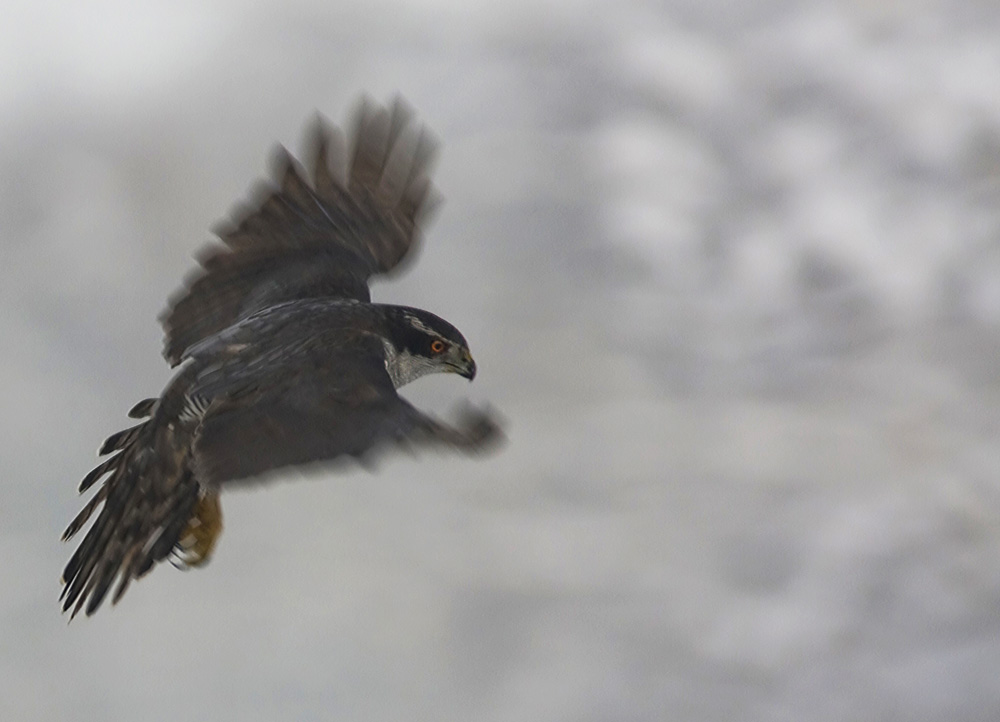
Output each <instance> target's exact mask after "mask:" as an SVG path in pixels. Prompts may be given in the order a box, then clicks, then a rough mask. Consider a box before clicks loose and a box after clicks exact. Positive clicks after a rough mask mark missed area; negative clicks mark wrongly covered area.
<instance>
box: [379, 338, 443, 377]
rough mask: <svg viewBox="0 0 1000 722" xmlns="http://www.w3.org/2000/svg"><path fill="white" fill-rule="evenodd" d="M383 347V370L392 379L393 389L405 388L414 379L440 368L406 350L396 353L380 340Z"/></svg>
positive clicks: (390, 345) (385, 342)
mask: <svg viewBox="0 0 1000 722" xmlns="http://www.w3.org/2000/svg"><path fill="white" fill-rule="evenodd" d="M382 345H383V346H385V370H386V372H388V374H389V378H391V379H392V385H393V386H394V387H395V388H397V389H398V388H399V387H400V386H405V385H406V384H408V383H410V382H411V381H413V380H414V379H419V378H420V377H421V376H426V375H427V374H430V373H434V372H435V371H439V370H440V368H439V367H438V366H436V365H435V364H434V363H432V362H431V360H430V359H427V358H424V357H423V356H414V355H413V354H411V353H410V352H409V351H407V350H406V349H403V350H402V351H397V350H396V347H395V346H393V345H392V344H391V343H390V342H389V341H386V340H385V339H383V340H382Z"/></svg>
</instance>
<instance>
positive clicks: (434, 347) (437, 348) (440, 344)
mask: <svg viewBox="0 0 1000 722" xmlns="http://www.w3.org/2000/svg"><path fill="white" fill-rule="evenodd" d="M431 351H433V352H434V353H441V352H442V351H444V341H442V340H441V339H434V340H433V341H431Z"/></svg>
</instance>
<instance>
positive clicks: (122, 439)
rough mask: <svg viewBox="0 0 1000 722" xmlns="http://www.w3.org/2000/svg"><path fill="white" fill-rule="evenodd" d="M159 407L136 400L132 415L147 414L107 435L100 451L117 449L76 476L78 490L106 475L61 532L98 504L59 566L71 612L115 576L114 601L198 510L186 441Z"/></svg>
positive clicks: (97, 600) (96, 601) (96, 598)
mask: <svg viewBox="0 0 1000 722" xmlns="http://www.w3.org/2000/svg"><path fill="white" fill-rule="evenodd" d="M159 406H160V404H159V403H158V399H145V400H144V401H141V402H139V403H138V404H136V406H135V407H134V408H133V409H132V410H131V411H130V412H129V416H131V417H133V418H142V417H151V418H147V420H146V421H143V422H142V423H140V424H138V425H136V426H133V427H131V428H128V429H125V430H124V431H120V432H118V433H117V434H112V435H111V436H110V437H108V439H107V441H105V442H104V444H103V445H102V446H101V450H100V454H101V455H106V454H114V455H113V456H111V457H109V458H108V459H105V460H104V461H103V462H101V463H100V464H99V465H98V466H97V467H96V468H95V469H94V470H93V471H91V472H90V473H89V474H87V476H86V477H84V479H83V481H82V482H81V483H80V491H81V493H82V492H85V491H86V490H87V489H89V488H90V487H91V486H92V485H93V484H94V483H96V482H97V481H98V480H100V479H101V478H103V477H106V478H105V479H104V483H103V484H102V485H101V487H100V488H99V489H98V490H97V492H96V494H95V495H94V497H93V498H92V499H91V500H90V501H89V502H88V503H87V504H86V505H85V506H84V507H83V509H82V510H81V511H80V513H79V514H77V516H76V518H75V519H73V521H72V522H70V524H69V526H68V527H67V528H66V531H65V532H64V533H63V540H67V539H70V538H71V537H72V536H73V535H74V534H76V533H77V532H78V531H79V530H80V529H81V528H82V527H83V526H84V524H86V523H87V521H88V520H89V519H90V517H91V516H92V515H93V513H94V511H95V510H96V509H97V508H98V507H99V506H101V505H102V504H103V507H102V508H101V510H100V513H99V514H98V515H97V519H96V520H95V521H94V523H93V525H92V526H91V527H90V529H89V530H88V531H87V534H86V536H84V538H83V541H82V542H81V543H80V546H79V547H77V550H76V552H75V553H74V554H73V556H72V557H71V558H70V560H69V563H68V564H67V565H66V569H65V571H63V577H62V578H63V584H64V585H65V586H64V588H63V591H62V596H61V597H60V599H61V600H62V601H63V611H67V610H69V609H71V608H72V614H71V618H72V617H74V616H76V614H77V612H79V611H80V609H82V608H83V607H84V606H86V612H87V614H88V615H90V614H93V613H94V612H95V611H96V610H97V608H98V607H99V606H100V605H101V602H102V601H103V600H104V597H105V596H106V595H107V593H108V590H109V589H110V587H111V585H112V584H114V582H115V580H116V579H118V587H117V589H116V590H115V593H114V597H113V599H112V603H114V602H117V601H118V600H119V599H120V598H121V596H122V594H124V593H125V590H126V589H127V588H128V586H129V583H130V582H131V581H132V579H137V578H139V577H141V576H142V575H143V574H145V573H146V572H148V571H149V570H150V569H151V568H152V566H153V565H154V564H155V563H156V562H158V561H161V560H162V559H164V558H166V557H167V556H168V555H169V554H170V553H171V551H172V550H173V549H174V547H175V545H177V544H178V542H179V541H180V539H181V537H182V536H183V535H184V533H185V529H186V527H187V525H188V523H189V520H190V519H191V518H192V514H193V513H194V512H195V509H196V504H197V503H198V500H199V494H200V489H199V484H198V482H197V480H196V479H195V478H194V476H193V474H192V471H191V468H190V464H189V462H188V454H189V447H190V440H189V439H187V438H185V437H184V436H183V435H182V434H181V433H180V432H179V431H178V429H177V428H176V427H177V425H176V424H168V423H167V420H166V418H165V414H163V413H159Z"/></svg>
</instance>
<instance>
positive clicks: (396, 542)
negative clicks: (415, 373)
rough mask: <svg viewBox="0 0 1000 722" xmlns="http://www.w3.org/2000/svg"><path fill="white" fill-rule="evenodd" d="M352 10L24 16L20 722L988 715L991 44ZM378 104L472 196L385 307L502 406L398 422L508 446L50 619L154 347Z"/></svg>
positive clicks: (900, 17) (899, 16) (10, 253)
mask: <svg viewBox="0 0 1000 722" xmlns="http://www.w3.org/2000/svg"><path fill="white" fill-rule="evenodd" d="M327 5H329V3H325V2H316V3H309V2H298V3H294V2H293V3H284V2H282V3H277V2H276V3H272V4H271V5H265V4H262V3H254V4H246V5H241V4H237V3H231V4H222V5H219V6H217V7H214V8H208V7H207V5H206V4H203V3H166V2H162V3H153V4H146V5H143V6H142V7H144V8H145V9H143V10H136V9H135V8H133V6H132V4H128V3H115V2H98V3H89V4H87V5H86V6H84V5H72V4H69V3H51V4H49V5H47V6H46V5H38V4H36V5H35V6H32V7H31V9H30V10H29V9H28V8H27V5H25V7H10V8H7V9H6V10H5V13H4V14H5V20H4V22H3V24H2V25H0V228H3V229H4V233H3V245H2V253H3V255H2V259H3V263H2V275H3V283H2V284H0V338H3V339H4V341H3V353H2V354H0V370H2V372H0V378H2V379H3V381H2V382H0V408H2V409H3V411H2V414H0V438H2V439H3V440H4V441H3V453H2V458H3V468H4V477H5V478H4V481H3V487H2V489H3V492H2V497H0V574H2V577H3V581H4V584H3V586H2V588H0V719H4V720H50V719H51V720H57V719H58V720H62V719H73V720H80V721H84V720H100V721H102V722H103V721H104V720H109V719H123V720H125V719H134V720H138V719H142V720H178V719H218V720H258V719H259V720H274V719H345V720H387V719H392V720H408V719H413V720H425V719H433V720H441V721H442V722H444V721H448V720H470V719H474V720H498V721H499V720H510V721H512V722H513V721H518V722H522V721H524V720H539V721H543V720H544V721H548V720H574V721H575V720H588V721H594V722H596V721H597V720H607V721H608V722H611V721H615V722H618V721H624V720H630V721H631V720H636V721H638V720H644V721H645V720H648V721H649V722H658V721H662V720H720V721H722V720H789V721H793V720H794V721H797V720H810V721H817V722H825V721H826V720H831V721H833V720H843V721H848V720H849V721H856V720H942V719H948V720H969V721H972V720H976V721H978V720H989V719H998V718H1000V480H998V479H1000V448H998V445H997V439H998V437H1000V411H998V409H1000V372H998V364H997V362H996V359H997V356H998V354H1000V325H998V324H1000V245H998V243H997V238H998V231H1000V92H998V89H1000V42H998V40H1000V8H998V6H996V4H995V3H992V2H989V1H988V0H979V1H973V0H966V1H964V2H962V1H959V2H955V1H952V0H949V1H948V2H945V1H944V0H940V1H934V0H912V1H911V2H903V1H899V2H880V3H874V2H872V3H868V2H851V1H850V0H841V1H840V2H826V3H820V2H812V3H810V2H792V1H786V0H756V1H754V2H741V3H734V2H722V1H721V0H720V1H719V2H709V3H706V2H696V1H693V0H673V1H672V2H667V3H649V4H648V5H643V4H641V3H631V4H629V3H597V2H593V3H590V4H585V3H570V2H564V3H561V4H549V5H545V6H542V7H540V8H539V7H536V4H535V3H529V2H522V3H513V4H510V3H488V4H483V5H482V6H476V7H473V6H470V5H467V4H465V3H446V2H434V1H433V0H430V1H426V2H421V3H417V4H410V5H408V6H407V7H408V9H405V10H400V9H399V8H397V7H396V6H395V4H394V3H388V2H384V3H374V4H372V3H367V4H365V5H364V6H363V7H362V6H360V5H359V6H358V7H357V8H356V9H350V8H345V9H341V10H337V11H331V10H328V9H327V7H326V6H327ZM362 90H367V91H368V92H370V93H372V94H373V95H375V96H376V97H380V98H386V97H388V96H389V95H390V94H391V93H392V92H394V91H397V90H399V91H401V92H402V93H403V94H404V95H405V96H406V97H407V98H408V99H409V100H410V102H411V103H412V104H413V105H414V106H415V107H416V108H417V109H418V110H419V111H420V113H421V115H422V117H423V118H424V119H425V120H426V122H427V123H428V124H429V125H430V126H431V127H432V128H433V129H434V130H435V132H436V133H437V134H438V136H439V137H440V139H441V141H442V143H443V155H442V157H441V162H440V166H439V174H438V178H439V185H440V188H441V190H442V192H443V194H444V196H445V197H446V199H447V203H446V204H445V206H444V207H443V209H442V212H441V213H440V215H439V217H438V219H437V221H436V223H435V225H434V226H433V227H432V229H431V232H430V237H429V239H428V243H427V244H426V246H425V248H424V251H423V253H422V255H421V258H420V261H419V263H418V264H416V265H415V267H414V268H413V269H412V271H411V272H410V273H409V274H408V275H407V276H406V277H405V278H403V279H400V280H399V281H398V282H394V283H392V284H388V283H387V284H383V285H379V286H378V287H377V288H376V289H375V295H376V296H377V297H378V299H379V300H387V301H398V302H405V303H409V304H413V305H418V306H422V307H425V308H428V309H430V310H433V311H435V312H438V313H440V314H441V315H443V316H445V317H446V318H448V319H449V320H451V321H453V322H454V323H455V324H456V325H458V326H459V327H460V328H461V329H462V330H463V331H464V332H465V335H466V336H467V337H468V338H469V339H470V342H471V344H472V348H473V352H474V353H475V355H476V358H477V361H478V363H479V366H480V370H481V374H480V376H479V377H478V378H477V379H476V383H475V384H473V385H472V386H471V387H470V386H467V385H465V384H462V383H460V382H459V380H457V379H455V378H433V379H426V380H423V381H421V382H418V383H417V384H414V386H413V387H412V389H410V390H408V395H409V397H410V398H411V399H413V400H415V401H416V402H418V403H419V404H421V405H423V406H428V407H431V408H432V409H435V410H437V411H439V412H447V411H448V409H449V408H451V406H452V404H454V403H456V402H457V400H459V399H461V398H463V397H465V396H467V395H471V397H472V398H473V399H475V400H478V401H483V400H489V401H490V402H492V403H493V404H494V405H495V406H497V407H498V408H500V409H501V410H502V411H503V413H504V414H505V416H506V417H507V419H508V422H509V437H510V439H509V444H508V445H507V447H506V448H505V449H504V450H503V451H502V453H500V454H499V455H497V456H495V457H491V458H489V459H477V460H468V459H461V458H450V457H446V456H439V455H435V454H426V455H423V456H422V457H421V458H420V459H417V460H414V459H411V458H405V457H402V458H397V459H392V460H387V461H386V462H385V463H384V464H382V465H381V467H380V468H379V469H378V470H377V471H376V472H375V473H369V472H365V471H352V472H349V473H338V474H332V473H328V474H325V475H324V474H315V473H314V474H312V475H310V478H309V479H308V480H306V481H299V482H296V483H284V484H277V485H275V486H273V487H271V488H269V489H268V490H266V491H265V490H258V491H253V492H245V493H238V494H233V495H231V496H230V497H228V498H227V499H225V502H224V506H225V512H226V521H227V530H226V533H225V535H224V536H223V538H222V542H221V545H220V548H219V550H218V553H217V555H216V557H215V559H214V561H213V563H212V564H211V565H210V566H209V567H208V568H207V569H206V570H204V571H197V572H191V573H188V574H182V573H180V572H177V571H174V570H173V569H171V568H170V567H165V568H161V569H158V570H157V571H156V572H155V573H153V574H152V575H151V576H150V577H149V578H148V579H145V580H143V581H142V582H141V583H139V584H137V585H135V586H133V587H132V589H131V590H130V591H129V594H128V595H127V596H126V597H125V599H124V600H123V602H122V603H121V604H120V605H119V606H118V607H116V608H114V609H104V610H102V611H101V613H99V614H98V615H97V616H95V617H93V618H91V619H78V620H76V621H75V622H74V623H73V624H72V625H70V626H67V625H66V622H65V618H64V617H61V616H60V615H59V613H58V607H57V602H56V598H57V596H58V593H59V584H58V577H59V572H60V570H61V568H62V565H63V564H64V563H65V560H66V558H67V556H68V555H69V553H70V552H71V548H70V547H68V546H66V545H62V544H60V543H59V541H58V537H59V534H60V532H61V530H62V528H63V527H64V526H65V524H66V522H67V521H68V520H69V519H70V518H71V516H72V515H73V514H74V513H75V511H76V510H77V509H78V506H79V504H80V501H79V500H78V498H77V497H76V495H75V485H76V483H77V482H78V480H79V479H80V478H81V477H82V475H83V474H84V473H85V472H86V471H88V470H89V469H90V467H91V466H92V464H93V459H94V456H93V450H94V449H95V448H96V446H97V445H98V444H99V442H100V441H101V440H102V439H103V438H104V436H106V435H107V434H108V433H109V432H112V431H115V430H117V429H118V428H120V427H121V426H122V425H123V423H124V422H125V421H126V419H125V416H124V414H125V411H126V410H127V409H128V408H129V407H130V406H131V405H132V403H133V402H134V401H136V400H137V399H139V398H141V397H143V396H146V395H149V394H151V393H155V392H156V391H157V390H158V389H159V388H161V387H162V385H163V383H164V382H165V381H166V380H167V379H168V378H169V371H168V369H167V367H166V365H165V364H164V363H163V362H162V361H161V360H160V358H159V344H160V331H159V328H158V327H157V325H156V323H155V317H156V314H157V313H158V312H159V310H160V309H161V308H162V306H163V303H164V300H165V298H166V296H167V295H168V293H169V292H171V291H172V290H173V289H174V288H175V287H176V286H177V284H178V283H179V282H180V279H181V277H182V276H183V274H184V273H185V272H186V271H187V270H189V269H190V267H191V260H190V256H191V254H192V253H193V252H194V251H195V250H196V249H197V248H198V247H199V246H200V245H201V244H202V243H203V242H204V241H206V240H207V239H208V237H209V235H208V232H207V229H208V228H209V227H210V226H211V225H212V224H213V223H214V222H215V221H216V220H218V219H219V218H221V217H222V216H223V215H224V213H225V212H226V211H227V209H229V208H230V207H231V206H232V204H233V202H234V201H236V200H237V199H240V198H242V197H244V196H245V194H246V192H247V190H248V189H249V187H250V185H251V182H252V180H253V179H255V178H258V177H260V176H261V175H262V173H263V171H264V169H265V167H266V159H267V154H268V150H269V149H270V147H271V146H272V144H273V143H274V142H275V141H280V142H283V143H285V144H287V145H289V146H290V147H291V148H293V149H297V148H298V142H299V139H300V135H301V131H302V128H303V126H304V124H305V121H306V119H307V118H308V117H309V115H310V113H311V112H313V110H314V109H319V110H320V111H322V112H324V113H326V114H328V115H330V116H331V117H333V118H334V119H336V120H342V119H343V118H344V116H345V114H346V111H347V109H348V108H349V107H350V105H351V103H352V102H353V100H354V99H355V98H356V96H357V94H358V93H359V92H360V91H362ZM289 476H290V478H295V476H296V475H294V474H293V475H289Z"/></svg>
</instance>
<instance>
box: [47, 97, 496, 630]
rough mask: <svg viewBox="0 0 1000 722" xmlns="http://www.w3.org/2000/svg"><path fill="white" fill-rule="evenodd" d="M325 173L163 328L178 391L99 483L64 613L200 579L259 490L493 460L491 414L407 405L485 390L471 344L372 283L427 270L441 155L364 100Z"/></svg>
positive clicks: (145, 404)
mask: <svg viewBox="0 0 1000 722" xmlns="http://www.w3.org/2000/svg"><path fill="white" fill-rule="evenodd" d="M308 138H309V142H308V151H307V153H306V158H308V159H309V165H310V167H309V171H308V172H307V171H305V170H304V169H303V168H301V167H300V166H299V165H298V164H297V163H296V162H295V161H294V160H293V159H292V158H291V156H290V155H289V154H288V152H287V151H285V150H284V149H283V148H281V149H279V151H278V154H277V162H276V168H275V172H274V181H273V182H272V183H271V184H268V185H266V186H264V187H262V188H261V190H259V191H258V193H257V194H256V200H255V201H253V202H251V203H250V204H249V205H248V206H247V207H245V208H242V209H238V210H237V211H236V212H234V214H233V216H232V220H231V221H230V222H228V223H227V224H225V226H224V227H222V228H220V229H218V230H217V231H216V233H217V235H218V237H219V239H220V240H221V243H218V242H215V243H213V244H212V245H210V246H209V247H207V248H206V249H204V250H203V251H202V252H201V254H200V255H199V262H200V268H199V269H198V270H197V271H196V272H195V274H194V275H193V276H192V277H190V278H189V279H187V281H186V282H185V284H184V285H183V287H182V288H181V289H180V290H179V291H178V292H177V293H176V294H175V295H174V296H173V297H172V298H171V299H170V302H169V304H168V308H167V310H166V311H165V312H164V313H163V314H162V316H161V319H160V320H161V321H162V324H163V328H164V331H165V342H164V352H163V353H164V356H165V357H166V359H167V361H168V362H169V363H170V364H171V365H172V366H177V367H179V370H178V372H177V374H176V375H175V376H174V378H173V379H172V380H171V381H170V382H169V383H168V384H167V386H166V388H165V389H164V391H163V393H162V394H161V395H160V396H159V397H157V398H149V399H145V400H143V401H140V402H139V403H138V404H136V405H135V406H134V407H133V408H132V410H131V411H130V412H129V416H130V417H132V418H136V419H142V421H141V422H140V423H138V424H137V425H135V426H132V427H131V428H128V429H125V430H124V431H121V432H119V433H117V434H113V435H112V436H111V437H109V438H108V439H107V441H105V442H104V445H103V446H102V447H101V448H100V451H99V453H100V454H101V455H106V456H107V457H108V458H106V459H105V460H104V461H103V462H102V463H101V464H99V465H98V466H97V467H96V468H95V469H94V470H93V471H91V472H90V473H89V474H88V475H87V476H86V477H85V478H84V479H83V481H82V482H81V484H80V492H81V493H83V492H86V491H87V490H88V489H90V488H91V487H93V486H94V485H95V484H96V483H97V482H98V481H101V480H103V483H102V484H101V485H100V486H99V487H98V488H97V490H96V492H95V493H94V495H93V496H92V498H91V499H90V500H89V501H88V502H87V504H86V505H85V506H84V508H83V509H82V511H80V513H79V514H78V515H77V516H76V518H75V519H73V521H72V522H71V523H70V525H69V527H68V528H67V529H66V531H65V533H64V535H63V539H69V538H71V537H73V536H74V535H75V534H76V533H77V532H78V531H80V530H81V529H82V528H83V527H84V526H85V525H86V523H87V522H88V520H89V519H90V518H91V517H92V516H93V514H94V512H97V511H98V510H99V512H98V513H97V516H96V519H95V520H94V522H93V524H92V525H91V526H90V528H89V529H88V530H87V533H86V534H85V535H84V537H83V540H82V541H81V542H80V545H79V546H78V547H77V549H76V551H75V553H74V554H73V555H72V557H71V558H70V560H69V562H68V564H67V565H66V568H65V570H64V572H63V584H64V587H63V592H62V597H61V599H62V602H63V611H67V610H72V611H71V615H72V616H75V615H76V614H77V612H79V611H80V610H81V609H85V610H86V613H87V614H88V615H89V614H93V613H94V612H95V611H96V610H97V609H98V607H99V606H100V605H101V603H102V601H103V600H104V599H105V597H106V596H107V594H108V592H109V591H110V590H111V588H112V587H113V586H115V585H116V584H117V586H116V587H115V591H114V594H113V601H114V602H117V601H118V600H119V599H120V598H121V596H122V594H124V592H125V590H126V589H127V588H128V587H129V584H130V582H131V581H132V580H133V579H137V578H139V577H141V576H143V575H144V574H146V573H147V572H149V571H150V569H152V568H153V566H154V565H155V564H156V563H157V562H160V561H162V560H164V559H167V558H172V559H173V560H174V561H175V563H178V564H180V565H185V566H198V565H201V564H203V563H204V562H205V561H207V560H208V558H209V557H210V556H211V553H212V551H213V549H214V547H215V543H216V541H217V539H218V536H219V534H220V533H221V529H222V522H221V519H222V516H221V508H220V505H219V495H220V492H222V491H224V490H226V489H229V488H232V487H234V486H238V485H240V484H242V483H245V482H246V481H247V480H249V479H253V478H255V477H259V476H261V475H264V474H267V472H272V471H274V470H280V469H282V468H285V467H292V466H299V465H303V464H310V463H314V462H321V461H328V460H332V459H335V458H338V457H357V458H366V457H369V456H371V455H372V454H374V453H376V451H377V450H379V449H383V448H385V447H391V446H395V445H399V444H407V445H417V444H438V445H446V446H450V447H455V448H458V449H463V450H469V451H471V450H477V449H481V448H484V447H486V446H488V445H489V444H490V443H491V442H493V441H494V440H496V439H497V438H499V436H500V431H499V426H498V424H497V422H496V421H495V419H494V418H493V415H492V414H491V413H489V412H488V411H486V410H472V409H468V410H467V411H466V412H465V413H464V414H463V415H462V417H461V418H460V419H459V423H458V424H456V425H455V426H450V425H446V424H444V423H443V422H441V421H439V420H437V419H435V418H433V417H432V416H429V415H427V414H425V413H423V412H421V411H419V410H417V409H416V408H415V407H414V406H412V405H411V404H410V403H408V402H407V401H406V400H405V399H403V398H402V397H401V396H399V394H398V393H397V389H398V388H399V387H401V386H403V385H404V384H406V383H409V382H410V381H413V380H414V379H416V378H419V377H421V376H424V375H426V374H430V373H437V372H445V373H456V374H459V375H461V376H463V377H465V378H467V379H469V380H470V381H471V380H472V379H473V377H474V376H475V374H476V364H475V362H474V361H473V359H472V355H471V353H470V352H469V345H468V343H467V342H466V340H465V338H464V337H463V336H462V334H461V333H460V332H459V331H458V329H457V328H455V327H454V326H453V325H451V324H450V323H448V322H447V321H445V320H444V319H442V318H440V317H438V316H436V315H434V314H433V313H430V312H428V311H423V310H420V309H417V308H410V307H404V306H394V305H387V304H380V303H373V302H372V300H371V295H370V293H369V288H368V282H369V280H370V279H371V278H372V277H373V276H378V275H380V274H387V273H390V272H392V271H394V270H397V269H398V268H400V267H401V264H403V262H404V261H406V260H408V259H410V258H412V256H413V252H414V248H415V246H416V245H417V242H418V239H419V237H420V232H421V229H422V227H423V225H424V223H425V221H426V218H427V216H428V212H429V211H430V209H431V207H432V206H433V205H434V203H433V201H434V199H435V197H436V196H435V191H434V189H433V187H432V184H431V181H430V177H429V169H430V163H431V161H432V159H433V156H434V153H435V144H434V143H433V142H432V141H431V140H430V138H429V136H428V134H427V133H426V131H425V130H424V129H423V128H422V127H421V126H420V125H419V124H418V123H416V122H415V121H414V117H413V113H412V112H411V111H410V109H409V108H408V106H406V104H405V103H403V102H402V101H401V100H398V99H397V100H396V101H395V102H394V103H393V104H392V105H391V107H389V108H383V107H380V106H378V105H377V104H375V103H373V102H371V101H368V100H364V101H362V103H361V104H360V107H359V109H358V111H357V113H356V116H355V122H354V125H353V129H352V131H351V133H350V134H349V138H348V137H347V136H345V134H344V133H342V132H341V131H340V130H339V129H337V128H335V127H333V126H331V125H330V124H329V123H327V122H325V121H323V120H322V119H320V118H317V120H316V122H315V123H314V124H313V125H312V127H311V129H310V131H309V133H308Z"/></svg>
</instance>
